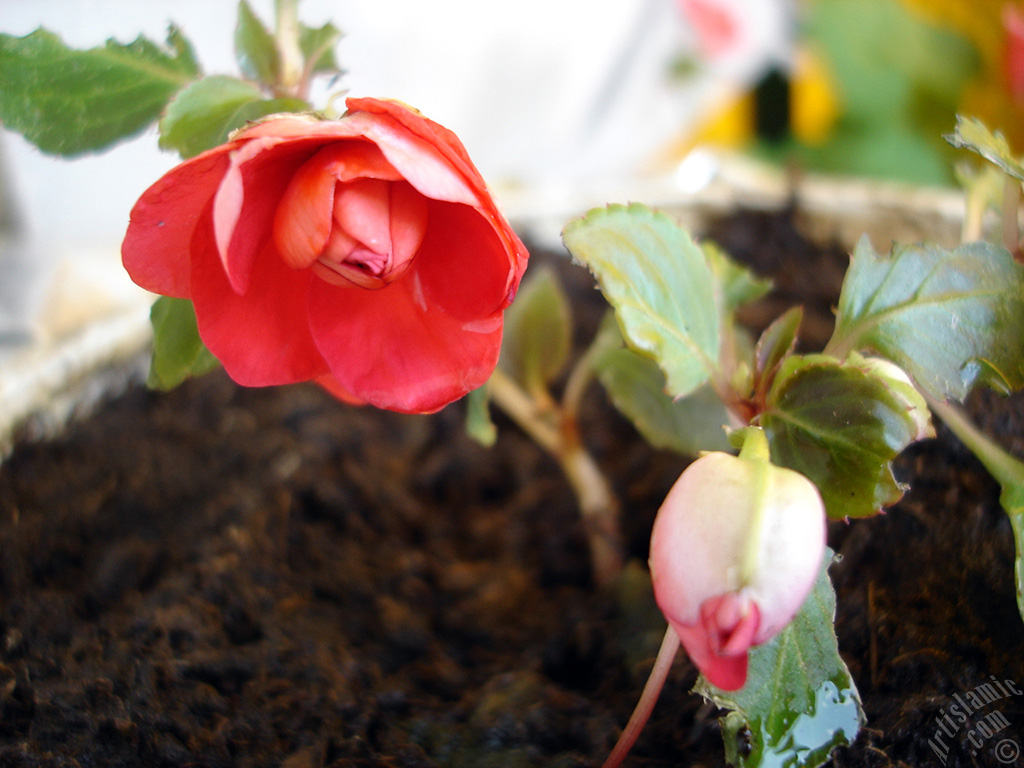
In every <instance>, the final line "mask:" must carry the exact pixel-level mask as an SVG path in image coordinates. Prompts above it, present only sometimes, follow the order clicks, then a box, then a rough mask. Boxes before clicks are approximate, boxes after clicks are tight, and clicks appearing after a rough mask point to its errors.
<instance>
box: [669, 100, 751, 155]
mask: <svg viewBox="0 0 1024 768" xmlns="http://www.w3.org/2000/svg"><path fill="white" fill-rule="evenodd" d="M753 137H754V94H753V93H751V92H750V91H745V92H743V93H736V94H734V95H732V96H730V97H728V98H726V99H725V100H724V102H723V104H722V106H720V107H718V108H717V109H715V110H714V111H713V112H712V113H711V115H710V116H709V117H708V118H707V119H706V120H704V121H702V122H701V123H699V124H698V125H697V128H696V129H695V130H694V131H693V132H692V133H691V134H690V135H689V136H688V137H687V138H686V139H685V140H684V143H686V144H689V147H690V148H691V149H692V148H693V147H695V146H701V145H707V144H711V145H713V146H716V147H726V148H729V149H736V148H738V147H742V146H744V145H746V144H748V143H750V141H751V140H752V139H753ZM686 151H689V150H686ZM684 154H685V152H684Z"/></svg>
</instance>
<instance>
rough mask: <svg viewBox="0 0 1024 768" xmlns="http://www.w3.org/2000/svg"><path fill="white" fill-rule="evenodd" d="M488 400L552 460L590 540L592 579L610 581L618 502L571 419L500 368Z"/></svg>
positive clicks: (617, 560) (617, 557)
mask: <svg viewBox="0 0 1024 768" xmlns="http://www.w3.org/2000/svg"><path fill="white" fill-rule="evenodd" d="M488 388H489V390H490V394H491V400H492V402H494V403H495V404H496V405H497V406H498V407H499V408H501V409H502V410H503V411H505V413H506V414H508V416H509V417H510V418H511V419H512V420H513V421H514V422H516V424H518V425H519V427H520V428H521V429H522V430H523V431H524V432H526V434H528V435H529V436H530V437H531V438H532V439H533V440H534V441H535V442H536V443H537V444H538V445H539V446H541V447H542V448H543V449H544V450H546V451H547V452H548V453H549V454H551V456H552V457H554V459H555V460H556V461H557V462H558V465H559V466H560V467H561V468H562V472H563V474H564V475H565V477H566V479H567V480H568V481H569V485H570V486H571V487H572V489H573V492H574V493H575V495H576V501H577V503H578V504H579V508H580V515H581V517H582V518H583V524H584V527H585V529H586V534H587V539H588V542H589V544H590V557H591V562H592V564H593V573H594V581H595V582H596V583H597V584H599V585H607V584H609V583H611V582H612V581H613V580H614V579H615V577H616V576H617V575H618V574H619V572H620V571H621V570H622V567H623V562H624V560H623V552H624V551H625V546H624V544H623V542H622V534H621V532H620V529H619V517H620V514H619V502H618V499H617V498H616V496H615V493H614V491H613V490H612V487H611V484H610V483H609V482H608V479H607V478H606V477H605V475H604V473H603V472H602V471H601V468H600V467H598V465H597V462H596V461H594V458H593V456H591V455H590V454H589V453H588V452H587V450H586V449H585V448H584V447H583V444H582V442H581V441H580V437H579V432H578V430H577V429H576V420H575V419H574V418H567V417H566V414H565V413H564V412H563V411H561V410H559V409H558V407H557V405H554V404H553V403H548V404H547V405H546V407H540V406H539V404H538V402H537V401H536V400H534V399H533V398H531V397H530V395H529V394H527V393H526V391H525V390H524V389H523V388H522V387H520V386H519V385H518V384H517V383H516V382H514V381H513V380H512V379H511V378H509V377H508V376H507V375H506V374H505V373H503V372H502V371H501V370H500V369H498V370H495V372H494V373H493V374H492V376H491V379H490V382H489V383H488Z"/></svg>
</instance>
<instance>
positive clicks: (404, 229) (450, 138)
mask: <svg viewBox="0 0 1024 768" xmlns="http://www.w3.org/2000/svg"><path fill="white" fill-rule="evenodd" d="M347 106H348V111H347V112H346V113H345V115H343V116H342V117H341V118H340V119H339V120H334V121H326V120H318V119H315V118H313V117H309V116H304V115H280V116H275V117H271V118H268V119H266V120H264V121H262V122H259V123H256V124H254V125H252V126H250V127H247V128H245V129H243V130H241V131H239V132H237V133H236V134H234V135H233V136H232V137H231V139H230V141H228V143H226V144H224V145H222V146H219V147H216V148H215V149H212V150H210V151H208V152H205V153H203V154H201V155H198V156H197V157H194V158H192V159H190V160H188V161H186V162H184V163H182V164H181V165H179V166H177V167H176V168H174V169H173V170H171V171H170V172H168V173H167V174H166V175H165V176H164V177H163V178H161V179H160V180H159V181H157V182H156V183H155V184H154V185H153V186H152V187H150V188H149V189H148V190H147V191H146V192H145V193H144V194H143V195H142V197H141V198H140V199H139V201H138V203H136V205H135V207H134V209H133V210H132V214H131V223H130V224H129V226H128V233H127V235H126V236H125V240H124V244H123V245H122V250H121V252H122V257H123V260H124V265H125V268H126V269H127V270H128V273H129V274H130V275H131V277H132V279H133V280H134V281H135V282H136V283H138V284H139V285H140V286H142V287H143V288H146V289H147V290H150V291H153V292H154V293H159V294H163V295H165V296H175V297H179V298H185V299H191V300H192V302H193V304H194V306H195V312H196V319H197V322H198V325H199V333H200V336H201V337H202V339H203V342H204V343H205V344H206V346H207V347H208V348H209V349H210V351H211V352H212V353H213V354H214V355H215V356H216V357H217V358H218V359H219V360H220V361H221V363H223V365H224V368H225V369H226V370H227V372H228V374H229V375H230V376H231V377H232V378H233V379H234V380H235V381H237V382H238V383H240V384H243V385H247V386H266V385H277V384H289V383H293V382H299V381H310V380H312V381H316V382H318V383H319V384H321V385H322V386H323V387H324V388H325V389H327V390H328V391H329V392H331V393H332V394H334V395H335V396H337V397H339V398H341V399H343V400H346V401H348V402H353V403H369V404H371V405H375V406H378V407H380V408H388V409H391V410H396V411H402V412H407V413H429V412H431V411H436V410H438V409H439V408H442V407H443V406H445V405H447V404H448V403H450V402H451V401H453V400H456V399H458V398H459V397H462V396H463V395H465V394H466V393H467V392H469V391H470V390H472V389H475V388H476V387H478V386H480V385H481V384H483V383H484V382H485V381H486V380H487V379H488V377H489V376H490V374H491V372H492V371H493V370H494V366H495V364H496V363H497V360H498V353H499V350H500V346H501V332H502V319H503V312H504V310H505V308H506V307H507V306H508V305H509V303H510V302H511V301H512V298H513V297H514V296H515V292H516V289H517V288H518V286H519V281H520V279H521V278H522V275H523V272H524V270H525V269H526V263H527V258H528V254H527V252H526V249H525V247H524V246H523V244H522V242H520V240H519V238H518V237H516V235H515V233H514V232H513V231H512V229H511V227H510V226H509V224H508V222H507V221H506V220H505V219H504V217H503V216H502V215H501V213H500V212H499V211H498V208H497V206H496V204H495V202H494V200H493V199H492V198H491V196H490V194H489V193H488V191H487V187H486V185H485V184H484V180H483V178H482V177H481V176H480V173H479V172H478V171H477V169H476V168H475V167H474V166H473V164H472V162H471V161H470V159H469V156H468V155H467V154H466V150H465V148H464V147H463V146H462V144H461V142H460V141H459V140H458V138H457V137H456V136H455V135H454V134H453V133H452V132H451V131H449V130H447V129H445V128H443V127H441V126H440V125H438V124H436V123H434V122H432V121H430V120H428V119H426V118H425V117H423V116H422V115H420V114H419V113H418V112H416V111H415V110H413V109H411V108H409V107H407V106H405V105H403V104H400V103H397V102H393V101H380V100H376V99H349V100H348V102H347Z"/></svg>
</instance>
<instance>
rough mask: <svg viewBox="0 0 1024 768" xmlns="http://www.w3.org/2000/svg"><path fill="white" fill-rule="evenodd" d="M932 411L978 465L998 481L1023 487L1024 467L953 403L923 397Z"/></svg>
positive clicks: (1002, 483) (926, 396)
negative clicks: (968, 451)
mask: <svg viewBox="0 0 1024 768" xmlns="http://www.w3.org/2000/svg"><path fill="white" fill-rule="evenodd" d="M924 397H925V399H926V400H927V401H928V405H929V406H930V407H931V409H932V411H933V412H934V413H936V414H937V415H938V416H939V418H941V419H942V421H943V423H945V425H946V426H947V427H949V429H950V431H951V432H952V433H953V434H954V435H956V436H957V437H958V438H959V439H960V442H962V443H963V444H964V445H966V446H967V448H968V450H970V452H971V453H973V454H974V455H975V456H976V457H977V459H978V461H980V462H981V463H982V464H984V465H985V469H987V470H988V471H989V474H991V475H992V477H993V478H995V480H996V481H997V482H998V483H999V484H1000V485H1002V486H1003V487H1006V486H1007V485H1021V484H1024V463H1021V462H1020V461H1018V460H1017V459H1015V458H1014V457H1013V456H1011V455H1010V454H1009V453H1008V452H1006V451H1005V450H1003V448H1002V447H1001V446H999V445H998V444H996V442H995V441H994V440H992V438H990V437H989V436H988V435H986V434H985V433H984V432H982V431H981V430H980V429H978V428H977V427H976V426H975V425H974V424H973V422H971V420H970V419H968V418H967V416H966V415H965V414H964V413H963V411H961V410H960V409H959V408H957V407H956V406H955V405H953V404H952V403H948V402H945V401H942V400H936V399H934V398H932V397H930V396H929V395H927V394H926V395H925V396H924Z"/></svg>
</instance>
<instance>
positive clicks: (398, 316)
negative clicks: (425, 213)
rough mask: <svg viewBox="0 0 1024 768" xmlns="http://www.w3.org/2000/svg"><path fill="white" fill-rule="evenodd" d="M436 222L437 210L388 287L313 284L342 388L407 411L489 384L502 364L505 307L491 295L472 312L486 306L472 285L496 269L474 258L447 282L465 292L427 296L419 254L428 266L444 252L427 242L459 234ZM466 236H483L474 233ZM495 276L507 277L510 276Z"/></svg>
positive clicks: (315, 311) (328, 354) (424, 409)
mask: <svg viewBox="0 0 1024 768" xmlns="http://www.w3.org/2000/svg"><path fill="white" fill-rule="evenodd" d="M438 207H441V206H437V205H435V206H434V208H438ZM451 207H453V208H458V207H457V206H451ZM463 210H466V209H463ZM468 210H469V212H470V214H471V215H472V209H468ZM455 218H456V217H452V223H454V220H455ZM475 218H478V217H475ZM434 224H435V218H434V215H433V211H432V212H431V223H430V226H429V229H428V235H427V241H425V242H424V247H423V249H421V253H420V255H419V256H418V257H417V262H416V264H415V265H414V267H413V269H412V270H411V271H410V272H409V273H408V274H407V275H406V276H405V277H403V278H402V279H400V280H398V281H397V282H395V283H392V284H391V285H389V286H388V287H386V288H382V289H380V290H376V291H368V290H362V289H359V288H345V287H339V286H335V285H331V284H329V283H327V282H324V281H322V280H318V281H316V282H314V284H313V286H312V288H311V291H310V304H309V317H310V327H311V328H312V331H313V335H314V337H315V338H316V343H317V346H318V348H319V349H320V352H321V354H322V355H323V356H324V359H325V360H326V361H327V363H328V365H329V366H330V369H331V372H332V373H333V374H334V376H335V378H336V379H337V380H338V382H339V383H340V384H341V386H342V387H343V388H344V389H346V390H347V391H348V392H351V393H352V394H353V395H355V396H356V397H358V398H361V399H363V400H365V401H366V402H368V403H370V404H371V405H375V406H378V407H381V408H389V409H391V410H396V411H402V412H405V413H429V412H432V411H436V410H438V409H440V408H442V407H443V406H444V405H445V404H447V403H449V402H451V401H452V400H455V399H458V398H459V397H462V396H463V395H465V394H466V393H467V392H469V391H470V390H472V389H476V388H477V387H478V386H480V385H481V384H483V383H484V382H485V381H486V380H487V379H488V377H489V376H490V374H491V371H492V370H493V369H494V366H495V364H496V363H497V359H498V352H499V350H500V347H501V326H502V320H501V313H500V312H498V311H495V310H494V308H493V301H492V302H490V306H491V310H490V311H489V312H488V313H487V314H486V315H485V316H472V314H471V313H470V312H469V311H468V309H469V308H470V307H471V306H472V305H479V304H481V303H483V304H488V302H486V301H481V299H480V298H479V297H476V296H474V291H475V289H476V288H477V287H478V284H479V282H480V276H481V275H486V274H487V273H488V272H490V273H491V278H490V282H492V283H493V282H495V280H494V275H493V273H494V270H493V269H491V270H488V269H486V268H484V269H481V270H479V271H477V270H475V269H474V266H475V265H474V264H472V263H467V264H462V265H461V268H460V269H458V271H456V272H451V273H449V282H451V283H455V284H457V285H461V287H462V292H461V294H460V292H459V291H458V290H457V289H455V288H452V289H449V290H448V291H447V292H446V293H447V295H445V296H443V297H439V296H438V294H439V293H440V289H439V287H438V286H436V285H435V286H432V287H431V289H430V290H431V291H432V292H433V294H434V295H433V297H432V298H431V299H427V294H428V289H427V287H426V285H425V280H424V278H423V277H422V275H423V274H424V271H423V268H422V267H421V266H420V265H421V261H420V260H422V263H423V264H428V263H429V261H430V260H431V259H430V257H431V255H432V254H433V255H434V256H436V255H437V253H438V251H434V250H432V249H431V247H428V242H430V241H431V240H432V238H436V239H435V247H436V245H439V244H441V243H443V242H444V241H445V240H446V239H447V238H452V239H456V238H457V234H456V233H457V232H458V230H455V231H454V232H452V231H450V230H449V228H448V227H441V228H440V231H441V232H442V233H444V234H443V235H441V234H438V235H435V230H434ZM478 226H479V225H478ZM484 226H486V225H484ZM464 236H465V239H466V241H468V242H474V241H477V242H478V238H477V237H476V235H475V234H464ZM490 239H491V241H492V242H493V241H495V239H496V238H494V236H493V235H492V236H491V237H490ZM428 272H429V270H428ZM497 277H498V278H499V280H498V282H503V278H504V275H498V276H497ZM485 287H486V286H485ZM491 293H496V292H495V291H493V290H492V291H491ZM460 295H461V297H462V299H461V305H460V304H459V303H458V302H457V299H458V297H459V296H460ZM439 298H443V299H444V301H440V300H438V299H439ZM444 302H449V304H448V305H447V306H446V304H445V303H444Z"/></svg>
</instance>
